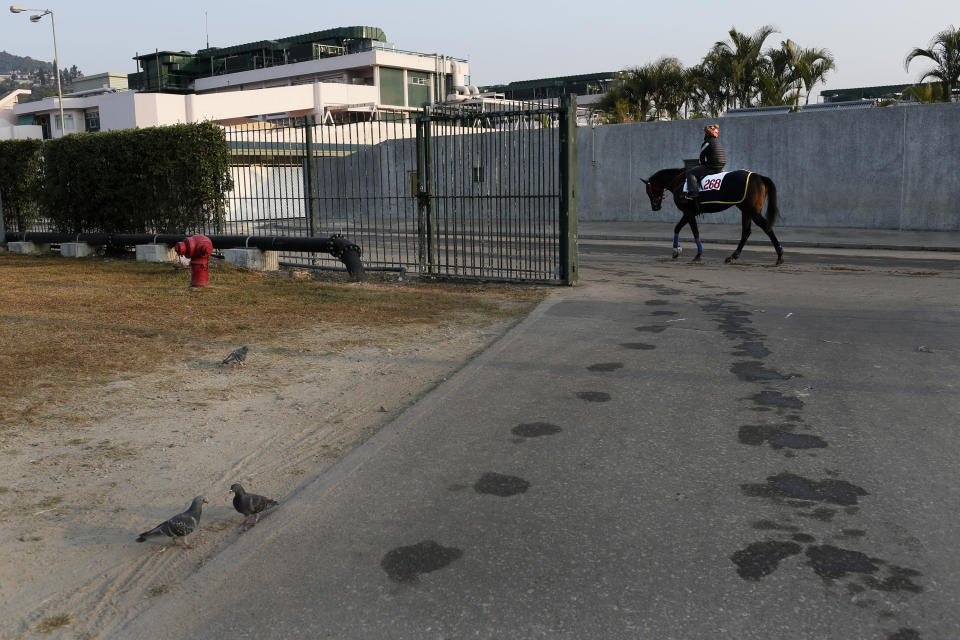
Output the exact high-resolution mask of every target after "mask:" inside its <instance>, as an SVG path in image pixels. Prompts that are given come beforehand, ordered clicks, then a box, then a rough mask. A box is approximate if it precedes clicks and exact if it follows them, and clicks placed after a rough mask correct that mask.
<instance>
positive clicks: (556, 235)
mask: <svg viewBox="0 0 960 640" xmlns="http://www.w3.org/2000/svg"><path fill="white" fill-rule="evenodd" d="M516 105H517V103H506V104H502V105H499V104H494V105H491V104H490V103H477V104H466V105H441V106H433V107H427V108H426V109H425V110H424V115H423V116H422V117H421V118H420V119H419V120H418V122H417V147H416V151H417V200H418V207H419V220H418V230H419V239H420V242H419V258H420V272H421V274H423V275H434V276H444V277H454V278H477V279H484V280H504V281H525V282H548V283H563V284H574V283H576V280H577V244H576V243H577V238H576V236H577V208H576V194H575V186H576V181H577V175H576V102H575V98H573V97H570V96H568V97H566V98H565V99H563V100H562V101H561V103H560V104H559V105H540V106H531V107H524V108H519V107H517V106H516Z"/></svg>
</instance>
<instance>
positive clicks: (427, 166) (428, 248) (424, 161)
mask: <svg viewBox="0 0 960 640" xmlns="http://www.w3.org/2000/svg"><path fill="white" fill-rule="evenodd" d="M429 114H430V108H429V107H424V108H423V116H422V117H420V118H418V119H417V208H418V210H419V216H418V218H417V236H418V239H419V241H420V246H419V247H418V249H417V251H418V254H419V257H420V272H421V273H430V272H431V271H432V267H433V254H434V246H433V245H434V241H435V239H434V233H433V177H432V175H431V173H432V169H433V158H432V155H433V151H432V149H431V140H430V120H429V119H428V117H429Z"/></svg>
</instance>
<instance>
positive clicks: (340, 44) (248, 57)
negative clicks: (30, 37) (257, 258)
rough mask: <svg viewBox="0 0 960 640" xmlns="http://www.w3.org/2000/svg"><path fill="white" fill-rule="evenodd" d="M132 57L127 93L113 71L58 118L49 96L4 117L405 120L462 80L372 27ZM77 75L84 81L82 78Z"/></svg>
mask: <svg viewBox="0 0 960 640" xmlns="http://www.w3.org/2000/svg"><path fill="white" fill-rule="evenodd" d="M135 59H136V60H137V62H138V64H139V65H140V67H141V69H142V71H140V72H139V73H136V74H130V76H129V86H130V90H124V89H122V88H121V87H119V86H117V84H116V83H114V82H113V79H114V77H115V76H117V75H118V74H100V76H104V77H106V78H107V80H108V82H106V83H103V84H101V85H100V86H97V85H94V86H93V88H85V89H83V90H80V91H75V92H74V93H71V94H66V95H64V97H63V119H64V121H65V122H64V123H61V122H60V111H59V104H58V99H57V98H56V97H51V98H45V99H44V100H42V101H39V102H30V103H25V104H15V105H12V112H13V114H14V116H15V117H14V118H13V120H15V121H16V122H17V123H19V124H26V123H28V122H29V123H31V124H36V125H40V126H42V127H43V131H44V137H60V136H62V135H64V134H65V133H66V134H70V133H76V132H81V131H110V130H114V129H129V128H134V127H152V126H158V125H170V124H178V123H192V122H202V121H213V122H218V123H223V124H236V123H241V122H246V121H252V120H275V119H284V118H291V117H300V116H304V115H312V116H314V117H316V118H317V120H318V121H336V122H350V121H356V120H361V119H387V118H390V119H398V118H399V119H405V118H407V117H409V114H411V113H416V112H419V111H420V110H421V109H422V107H423V106H424V105H425V104H433V103H435V102H442V101H443V100H444V99H445V98H446V96H447V95H448V94H452V93H456V92H457V88H459V89H460V90H461V91H463V90H464V88H465V87H467V86H468V85H469V83H470V66H469V63H468V62H467V61H466V60H463V59H457V58H451V57H449V56H445V55H441V54H425V53H416V52H411V51H401V50H398V49H396V48H395V47H394V46H393V45H392V44H389V43H387V42H386V38H385V36H384V34H383V32H382V31H381V30H380V29H378V28H375V27H343V28H339V29H328V30H326V31H318V32H314V33H309V34H304V35H301V36H293V37H290V38H285V39H280V40H269V41H262V42H255V43H249V44H243V45H237V46H233V47H226V48H211V49H203V50H201V51H198V52H197V53H196V54H191V53H188V52H169V51H157V52H155V53H152V54H146V55H140V56H137V57H136V58H135ZM97 77H99V76H95V77H93V78H97ZM84 80H85V81H87V85H89V84H90V81H91V78H85V79H84ZM9 108H10V107H8V109H9ZM8 119H10V118H9V117H8Z"/></svg>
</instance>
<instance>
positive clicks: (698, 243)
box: [694, 238, 703, 253]
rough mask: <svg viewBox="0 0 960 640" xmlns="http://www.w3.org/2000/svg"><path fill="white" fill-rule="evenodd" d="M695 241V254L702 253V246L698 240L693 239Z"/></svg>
mask: <svg viewBox="0 0 960 640" xmlns="http://www.w3.org/2000/svg"><path fill="white" fill-rule="evenodd" d="M694 240H696V241H697V253H703V245H702V244H700V238H694Z"/></svg>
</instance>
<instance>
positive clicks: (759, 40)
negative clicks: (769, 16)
mask: <svg viewBox="0 0 960 640" xmlns="http://www.w3.org/2000/svg"><path fill="white" fill-rule="evenodd" d="M776 32H777V30H776V29H775V28H774V27H772V26H769V25H766V26H763V27H760V28H759V29H757V30H756V31H755V32H754V33H753V34H749V35H748V34H745V33H740V32H739V31H737V30H736V28H731V29H730V31H729V34H730V41H729V42H717V43H715V44H714V45H713V48H712V49H711V50H710V53H709V54H707V55H708V56H712V57H715V58H718V59H719V61H720V62H721V63H722V66H724V67H726V70H727V72H728V73H729V74H730V83H731V85H732V97H733V100H734V105H735V106H739V107H749V106H752V104H753V98H754V96H755V95H756V94H757V92H758V87H757V84H758V80H757V75H758V71H759V68H760V66H761V64H762V62H761V59H762V57H763V53H762V52H763V43H764V42H765V41H766V39H767V38H769V37H770V36H771V35H772V34H774V33H776Z"/></svg>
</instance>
